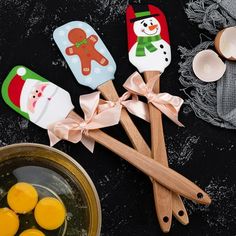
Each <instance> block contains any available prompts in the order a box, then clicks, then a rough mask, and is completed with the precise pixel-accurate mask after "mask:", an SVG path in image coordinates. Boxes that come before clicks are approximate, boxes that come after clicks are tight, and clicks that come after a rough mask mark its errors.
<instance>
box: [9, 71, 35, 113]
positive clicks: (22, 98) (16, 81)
mask: <svg viewBox="0 0 236 236" xmlns="http://www.w3.org/2000/svg"><path fill="white" fill-rule="evenodd" d="M25 74H26V69H25V68H24V67H19V68H18V69H17V71H16V75H15V76H14V77H13V79H12V80H11V82H10V84H9V86H8V96H9V98H10V100H11V101H12V103H13V104H14V105H15V106H17V107H19V108H20V109H21V110H22V111H23V112H28V108H27V105H28V99H29V95H30V93H31V92H32V90H33V88H34V86H35V85H36V84H37V83H38V82H39V81H38V80H34V79H26V80H23V78H22V76H24V75H25Z"/></svg>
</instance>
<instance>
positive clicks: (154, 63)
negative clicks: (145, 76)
mask: <svg viewBox="0 0 236 236" xmlns="http://www.w3.org/2000/svg"><path fill="white" fill-rule="evenodd" d="M152 44H153V45H154V46H155V47H156V48H157V50H156V51H155V52H149V51H148V50H147V49H146V48H145V56H142V57H137V56H136V48H137V45H138V43H135V44H134V45H133V47H132V48H131V49H130V51H129V60H130V62H131V63H132V64H133V65H134V66H135V67H136V68H137V69H138V70H139V72H140V73H143V72H144V71H160V72H161V73H163V72H164V70H165V68H166V67H167V66H168V65H169V64H170V61H171V50H170V45H169V44H168V43H167V42H166V41H165V40H163V39H161V40H158V41H155V42H152ZM161 44H162V45H163V46H164V48H163V49H162V48H160V45H161ZM164 51H165V52H166V54H164ZM166 58H167V59H168V61H166V60H165V59H166Z"/></svg>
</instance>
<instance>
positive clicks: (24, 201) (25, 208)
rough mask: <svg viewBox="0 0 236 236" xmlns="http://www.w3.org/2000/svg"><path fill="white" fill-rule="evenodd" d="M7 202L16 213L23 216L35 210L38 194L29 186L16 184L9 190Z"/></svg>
mask: <svg viewBox="0 0 236 236" xmlns="http://www.w3.org/2000/svg"><path fill="white" fill-rule="evenodd" d="M7 202H8V205H9V206H10V208H11V209H12V210H14V211H15V212H16V213H20V214H25V213H27V212H30V211H32V210H33V209H34V208H35V206H36V204H37V202H38V193H37V191H36V189H35V188H34V187H33V186H32V185H31V184H28V183H17V184H15V185H13V186H12V187H11V189H10V190H9V192H8V194H7Z"/></svg>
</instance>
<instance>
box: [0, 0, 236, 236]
mask: <svg viewBox="0 0 236 236" xmlns="http://www.w3.org/2000/svg"><path fill="white" fill-rule="evenodd" d="M185 4H186V1H184V0H175V1H170V0H169V1H167V0H160V1H159V6H160V8H161V9H163V11H164V12H165V13H166V16H167V19H168V22H169V31H170V38H171V44H172V63H171V65H170V66H169V67H168V69H167V70H166V72H165V74H164V75H163V78H162V84H161V87H162V91H168V92H169V93H173V94H176V95H180V96H182V97H184V94H183V93H182V92H181V85H180V83H179V81H178V76H179V74H178V62H179V61H180V56H179V52H178V50H177V47H178V45H183V46H186V47H189V48H191V47H194V46H195V45H196V44H198V43H199V41H200V39H199V34H200V33H201V31H200V30H199V29H198V28H197V27H196V25H194V24H192V23H190V22H189V21H188V20H187V17H186V15H185V13H184V7H185ZM126 6H127V1H123V0H104V1H103V0H96V1H94V0H90V1H88V0H77V1H76V0H70V1H69V0H63V1H62V0H57V1H52V0H51V1H49V0H47V1H43V0H1V1H0V85H1V84H2V81H3V80H4V78H5V77H6V75H7V73H8V72H9V71H10V69H11V68H12V67H13V66H15V65H18V64H22V65H25V66H27V67H29V68H30V69H32V70H33V71H35V72H36V73H38V74H40V75H42V76H43V77H45V78H47V79H49V80H50V81H52V82H54V83H56V84H57V85H59V86H61V87H63V88H65V89H66V90H68V91H69V92H70V94H71V96H72V98H73V102H74V104H75V106H76V109H77V110H78V97H79V95H80V94H84V93H89V92H91V90H90V89H89V88H86V87H82V86H80V85H79V84H78V83H77V82H76V80H75V79H74V77H73V75H72V73H71V71H70V69H69V68H68V66H67V65H66V63H65V61H64V59H63V57H62V55H61V53H60V52H59V50H58V48H57V46H56V45H55V43H54V42H53V39H52V32H53V30H54V29H55V28H56V27H58V26H60V25H62V24H64V23H66V22H69V21H71V20H82V21H86V22H88V23H89V24H91V25H92V26H93V27H94V28H95V30H97V32H98V33H99V34H100V36H101V37H102V38H103V40H104V42H105V43H106V45H107V47H108V48H109V49H110V51H111V53H112V55H113V56H114V58H115V60H116V62H117V73H116V80H115V81H114V83H115V85H116V88H117V90H118V92H119V93H120V94H122V93H123V92H124V89H123V88H122V84H123V82H124V81H125V79H126V78H127V76H128V75H130V74H131V73H132V72H133V71H134V70H135V69H134V67H132V66H131V64H130V63H129V61H128V58H127V43H126V27H125V8H126ZM181 119H182V121H183V122H184V123H185V125H186V128H184V129H181V128H178V127H176V126H175V125H174V124H172V123H171V122H170V121H169V120H167V119H166V118H164V128H165V138H166V144H167V147H168V154H169V160H170V166H171V167H172V168H173V169H175V170H177V171H179V172H180V173H182V174H184V175H185V176H187V177H188V178H190V179H191V180H193V181H194V182H196V183H198V185H199V186H201V187H202V188H203V189H205V190H206V191H207V192H209V194H210V195H211V196H212V199H213V202H212V204H211V206H209V207H205V206H199V205H196V204H194V203H192V202H190V201H184V202H185V204H186V207H187V210H188V213H189V217H190V224H189V225H188V226H182V225H181V224H179V223H178V222H177V221H176V220H173V226H172V229H171V233H170V234H169V235H191V236H200V235H204V236H205V235H212V236H215V235H224V236H225V235H235V221H236V216H235V192H236V186H235V156H236V146H235V145H236V144H235V143H236V136H235V131H230V130H225V129H220V128H217V127H213V126H212V125H210V124H208V123H206V122H204V121H202V120H200V119H198V118H197V117H196V116H195V115H194V113H193V112H192V111H191V110H189V109H188V108H184V112H183V113H182V114H181ZM134 120H135V122H136V124H137V125H138V127H139V128H140V131H141V132H142V134H143V135H144V137H145V138H146V140H147V141H148V142H150V133H149V125H148V124H147V123H145V122H143V121H141V120H139V119H137V118H134ZM106 131H107V132H108V133H109V134H111V135H112V136H114V137H116V138H118V139H120V140H121V141H122V142H124V143H127V144H130V142H129V141H128V138H127V137H126V135H125V133H124V131H123V130H122V129H121V127H120V126H119V125H118V126H116V127H112V128H109V129H106ZM17 142H36V143H43V144H48V137H47V133H46V132H45V130H43V129H40V128H39V127H36V126H35V125H34V124H31V123H29V122H28V121H26V120H24V119H23V118H21V117H19V115H18V114H16V113H15V112H14V111H13V110H11V109H10V108H9V107H8V106H7V105H6V104H4V102H3V100H2V98H0V146H4V145H8V144H11V143H17ZM56 147H57V148H58V149H60V150H63V151H65V152H66V153H68V154H69V155H71V156H72V157H73V158H74V159H76V160H77V161H78V162H79V163H80V164H81V165H82V166H83V167H84V168H85V169H86V171H87V172H88V173H89V175H90V176H91V178H92V179H93V181H94V183H95V185H96V187H97V190H98V193H99V196H100V199H101V204H102V213H103V224H102V235H103V236H123V235H127V236H154V235H161V231H160V228H159V225H158V223H157V219H156V215H155V209H154V202H153V194H152V187H151V184H150V180H149V179H148V178H147V177H146V176H144V175H143V174H142V173H140V172H139V171H137V170H136V169H135V168H133V167H132V166H130V165H129V164H127V163H126V162H125V161H122V160H121V159H120V158H119V157H117V156H116V155H114V154H113V153H111V152H110V151H108V150H106V149H105V148H103V147H101V146H100V145H96V148H95V152H94V154H93V155H92V154H91V153H90V152H89V151H88V150H86V149H85V148H84V147H83V146H82V145H81V144H77V145H74V144H71V143H68V142H64V141H63V142H61V143H59V144H58V145H57V146H56Z"/></svg>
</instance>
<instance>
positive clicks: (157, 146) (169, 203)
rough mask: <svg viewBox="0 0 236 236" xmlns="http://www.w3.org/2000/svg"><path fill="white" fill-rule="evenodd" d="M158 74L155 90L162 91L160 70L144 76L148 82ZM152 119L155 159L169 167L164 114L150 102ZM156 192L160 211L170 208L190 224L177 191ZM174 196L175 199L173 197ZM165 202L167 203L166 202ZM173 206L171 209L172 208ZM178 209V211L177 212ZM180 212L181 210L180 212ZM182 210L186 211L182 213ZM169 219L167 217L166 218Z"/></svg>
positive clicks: (146, 73) (157, 189)
mask: <svg viewBox="0 0 236 236" xmlns="http://www.w3.org/2000/svg"><path fill="white" fill-rule="evenodd" d="M154 76H158V80H157V82H156V83H155V85H154V88H153V92H154V93H159V92H160V79H159V77H160V72H158V71H148V72H144V78H145V80H146V82H147V81H148V80H149V79H150V78H152V77H154ZM149 112H150V121H151V137H152V155H153V158H154V160H156V161H158V162H159V163H160V164H162V165H164V166H167V167H168V157H167V152H166V145H165V138H164V132H163V125H162V114H161V112H160V111H159V110H158V109H157V108H156V107H154V106H153V105H152V104H151V103H149ZM156 194H157V196H159V198H157V199H158V200H157V202H156V204H157V205H160V207H159V209H160V211H162V213H163V210H166V209H168V210H169V211H170V210H171V211H173V214H174V216H175V217H176V218H177V219H178V220H179V221H180V222H181V223H183V224H188V221H186V219H188V217H185V215H187V211H186V209H185V207H184V204H183V202H182V200H181V198H180V197H179V196H176V194H175V193H171V192H170V191H167V190H166V189H165V188H164V187H160V188H156ZM172 198H173V199H172ZM164 203H165V204H164ZM170 208H171V209H170ZM176 210H177V212H176ZM179 212H181V213H180V214H179ZM182 212H183V213H184V214H183V215H182ZM166 219H167V218H166Z"/></svg>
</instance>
